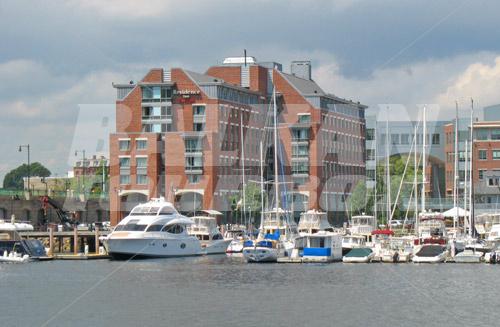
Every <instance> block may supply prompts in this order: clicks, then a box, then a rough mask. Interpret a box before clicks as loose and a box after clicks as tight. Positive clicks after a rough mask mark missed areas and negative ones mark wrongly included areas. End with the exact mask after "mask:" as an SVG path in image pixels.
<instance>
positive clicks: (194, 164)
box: [186, 157, 203, 171]
mask: <svg viewBox="0 0 500 327" xmlns="http://www.w3.org/2000/svg"><path fill="white" fill-rule="evenodd" d="M202 169H203V160H202V158H201V157H186V170H188V171H190V170H202Z"/></svg>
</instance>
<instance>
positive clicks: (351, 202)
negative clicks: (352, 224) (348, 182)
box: [347, 180, 368, 215]
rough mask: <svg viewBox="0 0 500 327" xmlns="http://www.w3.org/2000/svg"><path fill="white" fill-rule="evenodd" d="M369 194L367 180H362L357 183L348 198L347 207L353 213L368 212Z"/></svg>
mask: <svg viewBox="0 0 500 327" xmlns="http://www.w3.org/2000/svg"><path fill="white" fill-rule="evenodd" d="M367 195H368V191H367V189H366V182H365V181H364V180H361V181H359V182H358V184H356V186H355V187H354V190H353V191H352V193H351V195H350V196H349V198H348V199H347V209H348V210H349V211H350V213H351V215H354V214H361V213H363V212H367V205H368V197H367Z"/></svg>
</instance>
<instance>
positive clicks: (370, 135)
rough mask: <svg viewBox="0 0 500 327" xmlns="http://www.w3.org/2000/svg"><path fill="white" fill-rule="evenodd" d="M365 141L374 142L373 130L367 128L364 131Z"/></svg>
mask: <svg viewBox="0 0 500 327" xmlns="http://www.w3.org/2000/svg"><path fill="white" fill-rule="evenodd" d="M366 140H367V141H373V140H375V129H373V128H368V129H367V130H366Z"/></svg>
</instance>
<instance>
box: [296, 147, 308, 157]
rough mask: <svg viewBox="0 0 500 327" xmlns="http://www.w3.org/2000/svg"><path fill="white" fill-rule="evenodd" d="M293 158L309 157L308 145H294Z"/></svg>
mask: <svg viewBox="0 0 500 327" xmlns="http://www.w3.org/2000/svg"><path fill="white" fill-rule="evenodd" d="M292 156H294V157H309V146H308V145H293V146H292Z"/></svg>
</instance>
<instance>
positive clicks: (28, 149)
mask: <svg viewBox="0 0 500 327" xmlns="http://www.w3.org/2000/svg"><path fill="white" fill-rule="evenodd" d="M23 148H26V150H27V152H28V194H30V192H31V187H30V177H31V162H30V145H29V144H26V145H20V146H19V152H22V151H23ZM23 190H24V181H23Z"/></svg>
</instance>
